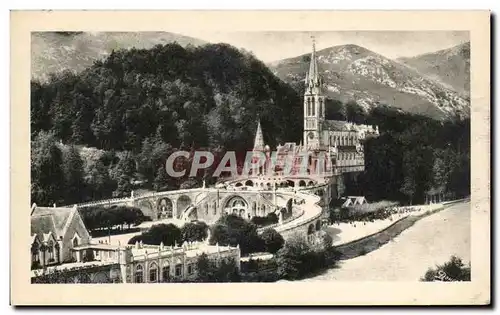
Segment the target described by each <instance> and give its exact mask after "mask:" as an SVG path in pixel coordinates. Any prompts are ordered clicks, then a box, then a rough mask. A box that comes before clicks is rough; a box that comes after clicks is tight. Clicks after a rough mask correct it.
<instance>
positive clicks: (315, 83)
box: [306, 35, 322, 91]
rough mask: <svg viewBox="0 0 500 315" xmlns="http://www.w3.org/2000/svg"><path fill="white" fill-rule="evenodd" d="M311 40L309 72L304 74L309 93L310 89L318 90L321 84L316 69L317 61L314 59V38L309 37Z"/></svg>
mask: <svg viewBox="0 0 500 315" xmlns="http://www.w3.org/2000/svg"><path fill="white" fill-rule="evenodd" d="M311 38H312V53H311V61H310V64H309V71H308V72H307V74H306V84H307V88H308V90H309V91H310V90H311V89H312V88H319V87H320V85H321V84H322V81H321V77H320V74H319V69H318V61H317V59H316V37H315V36H314V35H311Z"/></svg>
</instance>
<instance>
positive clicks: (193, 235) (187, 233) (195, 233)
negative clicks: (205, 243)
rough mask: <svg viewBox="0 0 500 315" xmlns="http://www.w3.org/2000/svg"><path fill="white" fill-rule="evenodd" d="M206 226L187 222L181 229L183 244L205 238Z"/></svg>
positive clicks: (200, 223)
mask: <svg viewBox="0 0 500 315" xmlns="http://www.w3.org/2000/svg"><path fill="white" fill-rule="evenodd" d="M207 231H208V225H207V224H206V223H205V222H196V223H193V222H188V223H186V224H184V226H183V227H182V228H181V235H182V241H183V242H186V241H187V242H194V241H202V240H204V239H206V238H207Z"/></svg>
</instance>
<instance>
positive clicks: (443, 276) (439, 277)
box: [434, 270, 460, 281]
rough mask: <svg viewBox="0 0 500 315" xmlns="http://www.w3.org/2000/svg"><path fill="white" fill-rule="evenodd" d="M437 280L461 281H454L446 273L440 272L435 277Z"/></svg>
mask: <svg viewBox="0 0 500 315" xmlns="http://www.w3.org/2000/svg"><path fill="white" fill-rule="evenodd" d="M434 279H435V280H440V281H460V280H456V279H453V278H452V277H450V276H448V275H447V274H446V273H445V272H444V271H442V270H439V271H438V273H437V274H436V275H435V276H434Z"/></svg>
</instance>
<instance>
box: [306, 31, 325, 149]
mask: <svg viewBox="0 0 500 315" xmlns="http://www.w3.org/2000/svg"><path fill="white" fill-rule="evenodd" d="M305 83H306V90H305V92H304V145H305V147H306V148H313V149H315V148H317V149H319V148H320V147H323V146H324V143H323V139H322V138H323V132H322V131H323V121H324V120H325V95H324V93H323V78H322V77H321V75H320V74H319V69H318V61H317V58H316V42H315V39H314V37H313V45H312V54H311V61H310V64H309V72H308V73H307V74H306V82H305Z"/></svg>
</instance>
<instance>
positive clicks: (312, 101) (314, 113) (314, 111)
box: [311, 98, 316, 116]
mask: <svg viewBox="0 0 500 315" xmlns="http://www.w3.org/2000/svg"><path fill="white" fill-rule="evenodd" d="M311 103H312V116H316V104H315V103H314V98H313V99H312V100H311Z"/></svg>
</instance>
